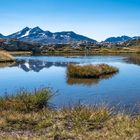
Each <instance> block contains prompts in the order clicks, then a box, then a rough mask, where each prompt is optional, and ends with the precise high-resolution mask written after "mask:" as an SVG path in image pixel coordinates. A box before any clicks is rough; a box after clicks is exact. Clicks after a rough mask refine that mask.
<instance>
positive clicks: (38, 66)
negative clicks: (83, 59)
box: [10, 60, 74, 72]
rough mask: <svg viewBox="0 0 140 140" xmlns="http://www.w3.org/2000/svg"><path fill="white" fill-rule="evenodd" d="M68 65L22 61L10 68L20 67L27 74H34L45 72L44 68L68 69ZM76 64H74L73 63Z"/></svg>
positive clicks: (66, 63) (64, 63) (65, 63)
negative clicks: (31, 72) (32, 72)
mask: <svg viewBox="0 0 140 140" xmlns="http://www.w3.org/2000/svg"><path fill="white" fill-rule="evenodd" d="M68 64H70V63H68V62H47V61H39V60H27V61H26V60H25V61H24V60H20V61H17V63H15V64H14V65H12V66H10V67H18V68H21V69H22V70H24V71H25V72H30V71H34V72H40V71H41V70H43V69H44V68H50V67H52V66H56V67H66V66H67V65H68ZM72 64H74V63H72Z"/></svg>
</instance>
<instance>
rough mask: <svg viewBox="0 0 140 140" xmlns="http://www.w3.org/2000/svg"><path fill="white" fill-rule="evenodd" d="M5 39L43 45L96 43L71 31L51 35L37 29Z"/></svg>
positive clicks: (24, 30)
mask: <svg viewBox="0 0 140 140" xmlns="http://www.w3.org/2000/svg"><path fill="white" fill-rule="evenodd" d="M6 38H16V39H19V40H21V41H26V42H35V43H43V44H57V43H71V42H76V41H90V42H96V40H93V39H90V38H88V37H85V36H82V35H78V34H76V33H74V32H72V31H70V32H56V33H52V32H50V31H43V30H42V29H40V28H39V27H35V28H29V27H26V28H24V29H22V30H21V31H19V32H16V33H14V34H11V35H9V36H7V37H6Z"/></svg>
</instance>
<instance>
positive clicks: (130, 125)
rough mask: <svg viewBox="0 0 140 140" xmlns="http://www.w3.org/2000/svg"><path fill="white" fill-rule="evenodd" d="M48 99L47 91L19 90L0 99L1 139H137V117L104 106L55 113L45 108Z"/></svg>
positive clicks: (139, 122) (139, 127) (139, 118)
mask: <svg viewBox="0 0 140 140" xmlns="http://www.w3.org/2000/svg"><path fill="white" fill-rule="evenodd" d="M23 97H24V98H23ZM48 97H49V98H48ZM50 97H52V92H51V91H50V90H48V89H40V90H35V91H34V92H27V91H26V92H25V91H22V92H21V93H20V94H19V93H18V94H15V95H14V96H7V97H1V99H0V110H1V111H0V116H1V117H0V138H2V139H3V140H15V139H22V140H26V139H34V140H42V139H47V140H85V139H86V140H93V139H94V140H104V139H105V140H120V139H122V140H126V139H127V140H138V139H140V114H138V115H136V116H132V115H131V114H130V115H129V114H125V113H117V112H114V111H113V110H112V109H108V108H107V107H106V106H98V107H97V106H94V107H88V106H84V105H77V106H74V107H69V108H62V109H59V110H55V109H53V108H50V107H48V103H49V101H50ZM46 103H47V104H46ZM7 104H8V105H7ZM42 104H43V106H42Z"/></svg>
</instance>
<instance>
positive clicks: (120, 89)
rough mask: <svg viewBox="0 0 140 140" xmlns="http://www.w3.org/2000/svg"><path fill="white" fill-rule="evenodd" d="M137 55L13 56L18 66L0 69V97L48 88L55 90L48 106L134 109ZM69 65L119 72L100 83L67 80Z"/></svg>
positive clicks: (138, 94)
mask: <svg viewBox="0 0 140 140" xmlns="http://www.w3.org/2000/svg"><path fill="white" fill-rule="evenodd" d="M139 58H140V56H139V55H133V56H78V57H63V56H31V57H17V59H18V60H24V61H23V62H22V63H18V64H14V65H10V66H4V65H2V66H0V94H1V96H2V95H4V94H5V92H8V93H14V92H15V91H18V90H19V89H22V88H25V89H28V90H33V89H34V88H40V87H51V88H52V89H53V90H54V91H57V93H56V96H55V97H54V98H53V99H52V101H51V102H52V103H53V104H55V105H56V106H57V107H62V106H67V105H72V104H74V103H78V102H79V101H80V102H81V103H84V104H89V105H94V104H101V103H107V104H108V105H110V106H114V105H119V106H123V105H125V106H126V107H128V108H129V107H130V108H131V109H133V108H135V105H138V104H139V103H140V66H139V64H140V59H139ZM69 63H76V64H97V63H106V64H109V65H112V66H116V67H118V68H119V73H117V74H115V75H112V76H110V77H106V78H103V79H100V80H97V79H90V80H88V79H87V80H81V79H77V80H75V79H68V78H67V75H66V67H67V64H69Z"/></svg>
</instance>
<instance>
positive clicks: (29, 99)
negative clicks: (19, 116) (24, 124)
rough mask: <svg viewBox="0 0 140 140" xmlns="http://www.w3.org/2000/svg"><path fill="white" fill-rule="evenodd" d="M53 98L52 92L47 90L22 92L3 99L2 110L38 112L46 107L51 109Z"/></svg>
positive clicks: (1, 99) (0, 103) (0, 100)
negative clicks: (50, 101) (50, 104)
mask: <svg viewBox="0 0 140 140" xmlns="http://www.w3.org/2000/svg"><path fill="white" fill-rule="evenodd" d="M51 97H52V92H51V91H50V90H49V89H46V88H43V89H39V90H35V91H34V92H29V91H26V90H22V91H20V92H19V93H17V94H14V95H8V96H5V97H1V98H0V110H15V111H24V112H30V111H38V110H40V109H43V108H44V107H49V100H50V98H51Z"/></svg>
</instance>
